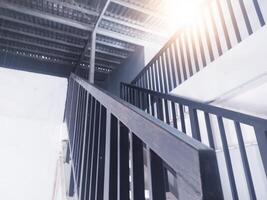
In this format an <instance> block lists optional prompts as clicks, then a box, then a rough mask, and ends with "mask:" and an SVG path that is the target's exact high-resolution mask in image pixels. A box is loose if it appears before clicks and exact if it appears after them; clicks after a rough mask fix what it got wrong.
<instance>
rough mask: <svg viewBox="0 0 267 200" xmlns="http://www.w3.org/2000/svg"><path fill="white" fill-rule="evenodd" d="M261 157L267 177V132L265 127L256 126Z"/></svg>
mask: <svg viewBox="0 0 267 200" xmlns="http://www.w3.org/2000/svg"><path fill="white" fill-rule="evenodd" d="M254 130H255V134H256V138H257V142H258V146H259V150H260V155H261V159H262V163H263V167H264V170H265V175H266V177H267V130H266V128H265V127H260V126H255V127H254Z"/></svg>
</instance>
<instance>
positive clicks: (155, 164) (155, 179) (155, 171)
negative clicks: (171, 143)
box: [148, 150, 166, 200]
mask: <svg viewBox="0 0 267 200" xmlns="http://www.w3.org/2000/svg"><path fill="white" fill-rule="evenodd" d="M149 154H150V156H149V157H148V162H150V169H149V173H148V175H149V176H150V178H151V189H152V192H151V193H152V198H151V199H153V200H165V199H166V193H165V184H164V168H163V163H162V159H161V158H160V157H159V156H158V155H157V154H156V153H154V152H153V151H152V150H149Z"/></svg>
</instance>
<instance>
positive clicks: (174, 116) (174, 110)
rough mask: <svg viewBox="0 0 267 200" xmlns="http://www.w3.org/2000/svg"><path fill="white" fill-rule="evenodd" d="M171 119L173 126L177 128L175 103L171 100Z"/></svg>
mask: <svg viewBox="0 0 267 200" xmlns="http://www.w3.org/2000/svg"><path fill="white" fill-rule="evenodd" d="M171 111H172V121H173V126H174V128H178V124H177V115H176V107H175V103H174V102H173V101H171Z"/></svg>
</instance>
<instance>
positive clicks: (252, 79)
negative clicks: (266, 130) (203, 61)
mask: <svg viewBox="0 0 267 200" xmlns="http://www.w3.org/2000/svg"><path fill="white" fill-rule="evenodd" d="M266 36H267V27H266V26H265V27H263V28H261V29H260V30H259V31H257V32H256V33H254V34H253V35H251V36H250V37H248V38H246V39H245V40H244V41H242V42H241V43H240V44H238V45H236V46H235V47H234V48H233V49H231V50H229V51H228V52H226V53H225V54H224V55H223V56H221V57H220V58H218V59H217V60H215V61H214V62H213V63H210V64H209V65H208V66H207V67H206V68H205V69H203V70H201V71H200V72H198V73H197V74H195V75H194V76H193V77H191V78H190V79H188V80H186V81H185V82H184V83H182V84H181V85H180V86H178V87H177V88H175V89H174V90H173V91H172V93H173V94H177V95H180V96H184V97H187V98H192V99H196V100H198V101H202V102H210V101H214V100H215V102H216V101H218V100H219V101H220V102H221V103H222V102H224V106H226V107H231V108H234V107H236V109H238V110H242V111H246V112H250V113H251V112H252V113H255V114H259V115H265V116H267V115H266V114H267V104H266V101H259V100H260V99H264V96H265V95H264V94H266V92H267V84H266V83H267V81H266V80H267V59H266V49H267V40H266V39H265V38H266ZM225 97H227V98H225ZM232 97H234V98H233V99H232V100H231V98H232ZM226 99H227V101H226ZM219 101H218V102H219ZM231 101H232V102H231Z"/></svg>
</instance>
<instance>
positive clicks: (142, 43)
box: [97, 28, 151, 46]
mask: <svg viewBox="0 0 267 200" xmlns="http://www.w3.org/2000/svg"><path fill="white" fill-rule="evenodd" d="M97 34H99V35H103V36H107V37H112V38H114V39H117V40H121V41H124V42H128V43H132V44H136V45H139V46H146V45H151V42H148V41H146V40H142V39H138V38H134V37H130V36H127V35H125V34H122V33H117V32H113V31H110V30H106V29H103V28H98V29H97Z"/></svg>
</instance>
